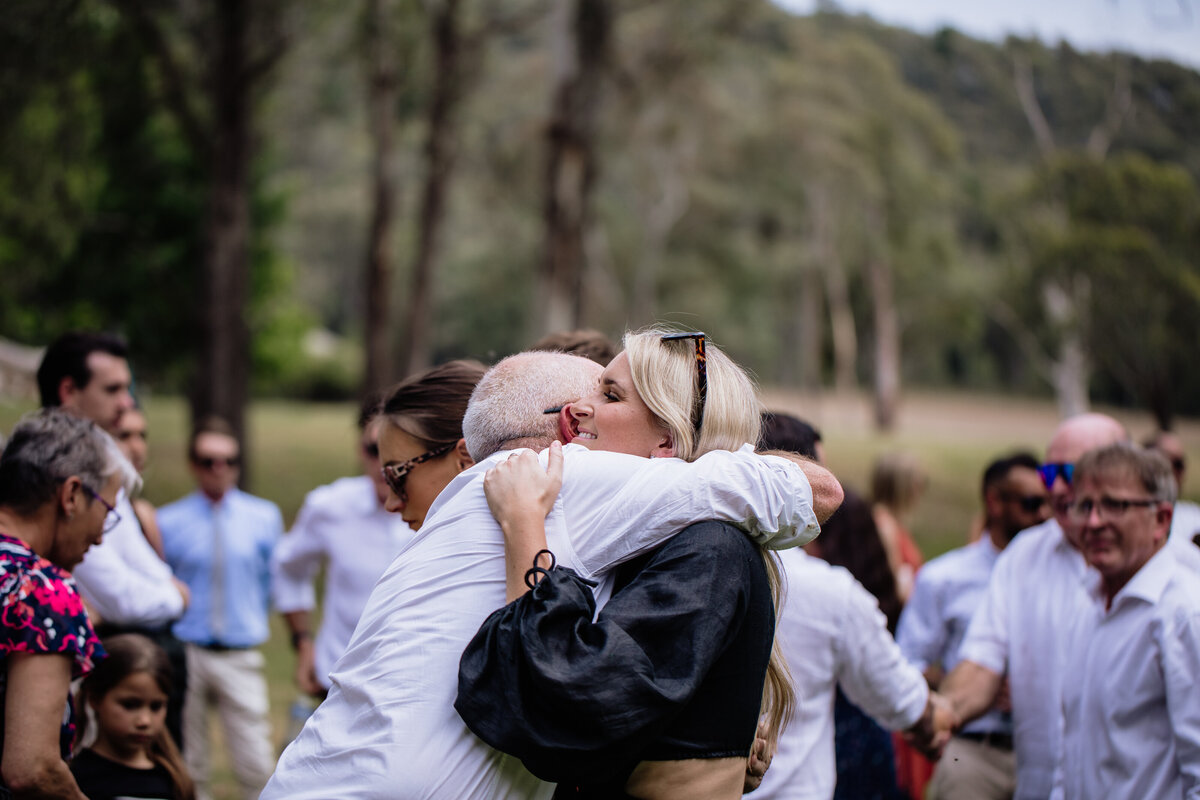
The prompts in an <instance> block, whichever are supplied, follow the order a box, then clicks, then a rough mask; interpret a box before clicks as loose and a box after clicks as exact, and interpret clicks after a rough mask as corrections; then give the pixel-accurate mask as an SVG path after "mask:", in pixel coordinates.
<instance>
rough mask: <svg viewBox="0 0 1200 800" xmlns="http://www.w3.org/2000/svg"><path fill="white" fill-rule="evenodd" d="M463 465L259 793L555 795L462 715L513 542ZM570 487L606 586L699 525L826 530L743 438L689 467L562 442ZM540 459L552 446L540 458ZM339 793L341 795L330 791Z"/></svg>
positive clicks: (778, 467) (571, 511)
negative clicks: (474, 654) (461, 679)
mask: <svg viewBox="0 0 1200 800" xmlns="http://www.w3.org/2000/svg"><path fill="white" fill-rule="evenodd" d="M508 455H509V453H507V452H502V453H497V454H495V455H493V456H491V457H490V458H488V459H485V460H484V461H483V462H481V463H480V464H477V465H476V466H475V467H473V468H472V469H470V470H468V471H466V472H463V473H461V474H459V475H458V476H457V477H456V478H455V479H454V480H453V481H451V482H450V484H449V485H448V486H447V487H446V489H445V490H443V491H442V493H441V494H440V495H439V496H438V498H437V500H435V501H434V504H433V506H432V507H431V508H430V510H429V514H428V516H427V518H426V522H425V525H423V526H422V528H421V530H420V531H418V533H417V534H416V535H415V536H414V537H413V540H412V542H411V543H410V544H409V546H408V547H406V548H405V549H404V550H403V552H401V554H400V555H399V556H398V557H397V558H396V560H395V561H394V562H393V563H392V564H391V566H390V567H388V569H387V571H386V572H385V573H384V575H383V577H381V578H380V580H379V583H378V584H376V586H375V589H374V590H373V591H372V593H371V596H370V599H369V600H368V602H367V607H366V609H365V610H364V612H363V615H362V618H361V619H360V621H359V624H358V627H357V629H356V630H355V632H354V636H353V637H352V639H351V642H350V645H349V648H348V649H347V652H346V654H345V655H344V656H343V657H342V659H341V660H340V661H339V662H338V663H337V665H336V666H335V668H334V670H333V672H332V674H331V676H330V678H331V682H332V686H331V689H330V693H329V697H328V699H326V701H325V702H323V703H322V704H321V705H320V706H319V707H318V708H317V711H316V712H315V713H314V714H313V716H312V717H311V718H310V719H309V720H308V723H307V724H306V725H305V727H304V730H303V731H302V732H301V734H300V736H299V737H298V738H297V739H296V740H295V741H294V742H293V743H292V744H291V746H289V747H288V749H287V750H286V751H285V752H284V754H283V756H282V758H281V759H280V763H279V766H278V768H277V770H276V772H275V775H274V777H273V778H272V779H271V782H270V783H269V784H268V785H267V788H266V790H265V791H264V792H263V794H262V799H263V800H271V799H272V798H288V799H289V800H292V799H293V798H294V799H296V800H302V799H303V798H311V799H312V800H318V799H321V800H327V798H329V797H331V796H340V797H354V798H395V797H404V798H406V799H407V800H416V799H418V798H451V797H452V798H456V800H459V799H461V800H469V799H470V798H479V799H480V800H484V799H485V798H487V799H489V800H505V798H512V800H516V798H521V799H522V800H525V799H526V798H548V797H549V796H550V794H551V793H552V792H553V787H552V786H551V785H549V784H546V783H543V782H542V781H540V780H538V779H537V778H535V777H534V776H533V775H531V774H530V773H529V772H527V771H526V770H525V769H524V767H523V766H521V764H520V762H518V761H517V760H516V759H514V758H512V757H510V756H506V755H504V754H502V753H499V752H497V751H495V750H493V749H491V748H489V747H488V746H487V745H485V744H484V743H483V742H481V741H480V740H479V739H477V738H476V737H475V736H474V735H472V734H471V733H470V731H469V730H468V729H467V727H466V726H465V725H464V724H463V722H462V720H461V719H460V718H459V717H458V715H457V713H456V712H455V711H454V707H453V704H454V698H455V696H456V692H457V683H458V662H459V659H460V657H461V655H462V651H463V648H464V647H465V646H466V644H467V642H468V641H470V639H471V637H472V636H474V634H475V633H476V631H477V630H478V628H479V626H480V625H481V624H482V622H483V621H484V619H486V617H487V616H488V614H490V613H491V612H492V611H494V610H496V609H497V608H500V607H502V606H503V605H504V596H505V585H504V575H505V568H504V538H503V535H502V534H501V532H500V528H499V525H497V524H496V522H495V520H494V519H493V517H492V515H491V512H490V511H489V509H488V506H487V500H486V498H485V496H484V492H483V476H484V473H485V472H486V471H487V470H488V469H489V468H490V467H492V466H493V465H494V464H496V463H498V462H499V461H501V460H503V459H504V458H507V456H508ZM563 455H564V474H563V487H562V490H561V491H560V493H559V495H558V499H557V500H556V501H555V504H554V508H553V510H552V511H551V513H550V515H549V516H548V517H547V519H546V538H547V541H548V544H549V547H550V549H551V550H552V551H553V552H554V553H555V555H556V557H557V559H558V563H559V564H560V565H562V566H566V567H570V568H572V569H574V570H576V572H578V573H579V574H580V575H581V576H583V577H585V578H593V579H598V580H599V581H600V583H599V586H598V587H597V590H596V593H597V598H598V601H600V602H601V603H602V602H603V600H605V599H607V596H608V594H609V593H610V592H611V577H610V576H607V575H606V574H605V573H606V572H607V570H609V569H610V568H611V567H613V566H615V565H616V564H618V563H620V562H622V561H625V560H628V559H630V558H632V557H634V556H636V555H638V554H640V553H642V552H646V551H647V550H650V549H652V548H654V547H655V546H657V545H658V544H660V543H661V542H663V541H664V540H665V539H666V538H668V537H669V536H670V535H671V534H673V533H675V532H677V531H679V530H680V529H682V528H684V527H686V526H687V525H688V524H690V523H692V522H697V521H701V520H705V519H722V520H726V521H730V522H734V523H735V524H739V525H742V526H743V527H745V528H747V529H748V530H749V531H750V532H751V534H752V535H754V536H756V537H758V538H765V537H767V536H770V535H771V534H772V533H773V532H781V533H782V535H781V536H780V537H778V538H777V539H776V540H774V541H773V545H774V546H779V545H781V544H784V543H786V542H784V541H781V539H787V538H788V534H789V532H792V537H793V541H795V542H797V543H799V542H804V541H807V540H808V539H810V538H812V536H814V535H815V534H816V532H817V531H818V530H819V528H818V527H817V522H816V518H815V515H814V513H813V511H812V491H811V488H810V487H809V484H808V480H807V479H806V478H805V477H804V474H803V472H801V470H800V469H799V467H797V466H796V465H795V464H793V463H791V462H790V461H787V460H785V459H778V458H771V457H761V456H756V455H754V454H753V451H752V449H751V448H749V447H746V448H743V449H742V450H741V451H739V452H737V453H729V452H714V453H708V454H706V455H704V456H702V457H701V458H699V459H697V460H696V461H695V462H694V463H692V464H687V463H685V462H682V461H680V460H678V459H642V458H637V457H634V456H627V455H623V454H619V453H604V452H588V451H586V450H585V448H583V447H581V446H579V445H568V446H566V447H564V448H563ZM545 460H546V455H545V453H543V454H542V463H543V464H545ZM331 792H332V793H333V794H332V795H331Z"/></svg>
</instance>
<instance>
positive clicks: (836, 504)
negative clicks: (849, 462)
mask: <svg viewBox="0 0 1200 800" xmlns="http://www.w3.org/2000/svg"><path fill="white" fill-rule="evenodd" d="M763 455H768V456H778V457H779V458H786V459H787V460H788V461H791V462H792V463H793V464H795V465H796V466H798V467H800V470H801V472H803V473H804V477H806V478H808V485H809V486H810V487H811V488H812V507H813V511H814V512H815V513H816V515H817V522H820V523H824V522H825V521H826V520H828V519H829V518H830V517H832V516H833V512H835V511H837V510H838V508H840V507H841V505H842V500H844V499H845V492H843V491H842V484H841V482H840V481H838V479H837V478H836V477H834V474H833V473H832V472H830V471H829V470H827V469H826V468H825V467H823V466H821V465H820V464H818V463H817V462H815V461H813V460H812V459H808V458H805V457H804V456H802V455H797V454H796V453H789V452H787V451H786V450H768V451H765V452H764V453H763Z"/></svg>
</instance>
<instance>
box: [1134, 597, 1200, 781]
mask: <svg viewBox="0 0 1200 800" xmlns="http://www.w3.org/2000/svg"><path fill="white" fill-rule="evenodd" d="M1173 621H1174V622H1175V626H1172V627H1173V628H1174V629H1173V630H1172V629H1171V628H1168V627H1166V626H1164V627H1163V628H1162V630H1163V633H1164V635H1163V637H1162V638H1161V639H1160V641H1159V648H1160V651H1161V654H1162V655H1161V659H1162V670H1163V684H1164V686H1165V691H1166V696H1167V703H1166V705H1167V715H1168V716H1169V717H1170V720H1171V734H1172V736H1173V737H1174V739H1175V758H1176V761H1177V762H1178V764H1179V772H1180V774H1181V775H1182V777H1183V796H1184V797H1185V798H1187V800H1196V798H1200V682H1197V680H1196V676H1197V675H1200V610H1197V609H1192V610H1191V613H1190V615H1188V614H1184V613H1182V612H1181V613H1179V614H1177V615H1176V617H1175V619H1174V620H1173ZM1147 655H1149V654H1147Z"/></svg>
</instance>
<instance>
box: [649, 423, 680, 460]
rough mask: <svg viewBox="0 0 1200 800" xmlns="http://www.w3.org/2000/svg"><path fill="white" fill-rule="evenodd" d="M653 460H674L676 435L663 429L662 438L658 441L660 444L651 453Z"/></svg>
mask: <svg viewBox="0 0 1200 800" xmlns="http://www.w3.org/2000/svg"><path fill="white" fill-rule="evenodd" d="M650 457H651V458H674V457H675V435H674V434H673V433H671V431H670V430H669V429H667V428H663V434H662V438H661V439H659V440H658V444H657V445H656V446H655V447H654V449H653V450H651V451H650Z"/></svg>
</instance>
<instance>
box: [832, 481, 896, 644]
mask: <svg viewBox="0 0 1200 800" xmlns="http://www.w3.org/2000/svg"><path fill="white" fill-rule="evenodd" d="M845 495H846V498H845V499H844V500H843V501H842V505H841V508H839V509H838V510H837V511H835V512H833V516H832V517H830V518H829V519H828V520H826V521H825V524H823V525H822V526H821V536H820V538H819V539H817V541H818V542H819V543H820V545H821V548H820V549H821V557H822V558H824V559H825V560H826V561H828V562H829V563H830V564H834V565H835V566H839V567H845V568H846V569H847V570H849V571H850V574H851V575H853V576H854V577H855V578H856V579H857V580H858V582H859V583H861V584H862V585H863V586H864V587H865V588H866V590H867V591H868V592H870V593H871V594H873V595H875V599H876V600H878V601H879V610H880V611H882V612H883V615H884V616H885V617H887V621H888V630H889V631H891V632H892V633H893V634H894V633H895V632H896V622H897V621H898V620H899V619H900V609H901V607H902V604H901V603H900V595H899V594H897V592H896V576H895V575H893V574H892V568H891V566H890V565H889V564H888V558H887V551H886V550H884V549H883V540H882V539H880V538H879V529H878V528H876V527H875V517H874V516H873V515H872V514H871V504H870V503H868V502H867V501H866V500H864V499H863V498H862V497H860V496H859V495H857V494H855V493H854V492H852V491H850V490H849V489H845Z"/></svg>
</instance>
